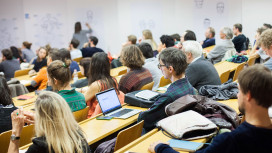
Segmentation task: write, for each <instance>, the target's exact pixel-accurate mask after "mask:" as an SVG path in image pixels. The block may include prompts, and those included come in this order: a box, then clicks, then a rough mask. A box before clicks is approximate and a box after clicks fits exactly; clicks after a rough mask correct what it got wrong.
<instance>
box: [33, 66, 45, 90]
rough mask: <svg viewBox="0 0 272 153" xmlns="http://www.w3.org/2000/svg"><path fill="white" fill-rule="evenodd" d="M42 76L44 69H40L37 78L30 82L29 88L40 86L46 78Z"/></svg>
mask: <svg viewBox="0 0 272 153" xmlns="http://www.w3.org/2000/svg"><path fill="white" fill-rule="evenodd" d="M44 71H45V72H44ZM44 75H46V69H40V71H39V72H38V74H37V76H36V77H35V78H34V79H33V80H32V81H31V86H33V87H37V86H39V85H40V84H41V82H42V81H43V79H44V77H47V76H44Z"/></svg>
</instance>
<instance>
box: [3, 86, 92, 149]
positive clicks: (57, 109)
mask: <svg viewBox="0 0 272 153" xmlns="http://www.w3.org/2000/svg"><path fill="white" fill-rule="evenodd" d="M11 118H12V138H11V140H10V143H9V149H8V153H14V152H19V145H20V135H21V132H22V129H23V126H24V123H31V124H34V125H35V136H36V137H35V138H34V139H32V142H33V144H32V145H31V146H30V147H29V148H28V150H27V151H26V152H27V153H34V152H35V153H36V152H39V153H52V152H56V153H57V152H63V153H72V152H77V153H90V152H91V151H90V149H89V146H88V143H87V140H86V138H85V136H84V133H83V130H82V129H81V127H80V126H79V125H78V123H77V122H76V120H75V119H74V116H73V114H72V112H71V110H70V108H69V106H68V105H67V103H66V101H65V100H64V99H63V98H62V97H61V96H60V95H58V94H57V93H54V92H50V91H43V92H42V93H41V94H40V95H39V97H38V98H37V100H36V102H35V114H32V113H29V112H25V111H23V110H19V109H18V110H15V111H14V112H13V113H12V114H11Z"/></svg>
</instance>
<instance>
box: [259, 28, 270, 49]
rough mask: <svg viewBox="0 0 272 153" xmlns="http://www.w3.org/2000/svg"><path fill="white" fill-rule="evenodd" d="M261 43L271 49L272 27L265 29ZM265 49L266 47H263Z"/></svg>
mask: <svg viewBox="0 0 272 153" xmlns="http://www.w3.org/2000/svg"><path fill="white" fill-rule="evenodd" d="M259 42H260V44H262V45H263V46H264V47H265V48H267V49H270V48H271V45H272V29H267V30H265V31H264V32H263V33H262V34H261V36H260V40H259ZM263 49H264V48H263Z"/></svg>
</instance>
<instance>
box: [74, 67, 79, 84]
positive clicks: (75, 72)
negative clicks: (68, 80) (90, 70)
mask: <svg viewBox="0 0 272 153" xmlns="http://www.w3.org/2000/svg"><path fill="white" fill-rule="evenodd" d="M77 80H78V74H77V70H76V69H74V83H75V82H76V81H77Z"/></svg>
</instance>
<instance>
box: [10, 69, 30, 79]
mask: <svg viewBox="0 0 272 153" xmlns="http://www.w3.org/2000/svg"><path fill="white" fill-rule="evenodd" d="M30 70H32V69H31V68H28V69H23V70H17V71H15V72H14V77H18V76H22V75H28V72H29V71H30Z"/></svg>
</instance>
